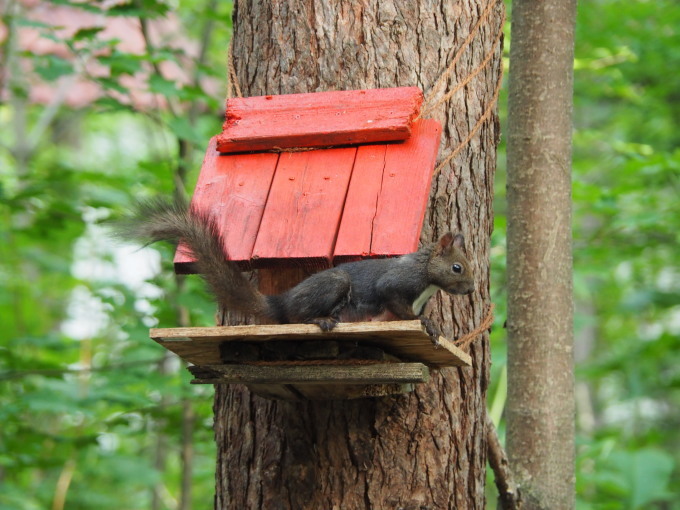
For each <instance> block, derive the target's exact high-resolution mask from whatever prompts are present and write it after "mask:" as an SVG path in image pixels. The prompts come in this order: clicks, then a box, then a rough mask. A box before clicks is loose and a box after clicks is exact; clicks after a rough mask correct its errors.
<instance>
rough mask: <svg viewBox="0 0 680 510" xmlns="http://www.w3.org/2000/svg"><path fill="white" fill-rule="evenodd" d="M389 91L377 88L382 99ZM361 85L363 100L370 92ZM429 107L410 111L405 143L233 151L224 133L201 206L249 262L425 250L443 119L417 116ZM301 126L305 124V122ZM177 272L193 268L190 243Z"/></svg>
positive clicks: (199, 192) (198, 199)
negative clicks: (423, 235) (226, 149)
mask: <svg viewBox="0 0 680 510" xmlns="http://www.w3.org/2000/svg"><path fill="white" fill-rule="evenodd" d="M380 90H381V89H378V90H377V91H376V90H373V91H370V93H371V95H373V96H376V94H378V95H379V94H380ZM382 90H385V91H389V92H388V93H386V95H392V97H394V94H395V91H401V92H403V91H408V90H410V91H411V93H413V92H414V90H417V89H382ZM354 92H355V93H356V97H357V102H358V104H361V98H362V97H365V94H360V92H361V91H354ZM322 94H329V93H321V94H320V95H322ZM330 94H337V93H330ZM418 94H420V92H419V91H418ZM303 96H309V95H308V94H304V95H303ZM274 97H284V98H285V97H288V98H290V97H293V96H274ZM327 97H328V96H327ZM345 99H346V98H345ZM241 101H245V100H243V99H242V100H241ZM400 101H401V103H400V105H399V106H400V107H403V100H400ZM302 106H304V105H302ZM419 107H420V102H418V103H417V107H416V111H415V114H412V115H406V116H403V115H402V116H401V117H402V118H403V119H405V120H404V122H405V123H406V124H407V125H408V129H402V128H399V129H401V131H400V132H401V133H407V136H408V138H407V139H406V140H404V141H402V142H391V143H385V142H378V141H376V140H375V138H374V139H373V140H372V141H371V143H368V144H359V145H356V144H355V145H350V146H343V147H336V148H326V149H317V150H310V151H300V152H281V153H272V152H259V153H238V154H223V153H220V152H218V151H217V150H216V148H217V147H218V144H219V143H220V142H219V139H220V137H219V136H218V137H213V139H212V140H211V141H210V144H209V146H208V149H207V152H206V156H205V160H204V162H203V166H202V168H201V173H200V176H199V179H198V183H197V185H196V190H195V193H194V197H193V199H192V206H193V207H196V208H199V209H200V210H204V211H209V212H210V213H211V214H212V215H214V216H215V217H216V218H217V219H218V225H219V227H220V229H221V233H222V236H223V238H224V241H225V254H227V256H228V258H229V259H231V260H234V261H236V262H238V263H239V264H240V265H241V266H242V267H244V268H249V267H255V268H258V267H273V266H281V265H307V266H312V267H315V268H324V267H330V266H331V265H332V264H337V263H339V262H344V261H348V260H356V259H359V258H362V257H382V256H394V255H402V254H405V253H410V252H413V251H415V250H416V249H417V248H418V240H419V237H420V231H421V228H422V221H423V217H424V214H425V210H426V208H427V202H428V198H429V192H430V184H431V179H432V172H433V169H434V165H435V161H436V158H437V151H438V147H439V141H440V136H441V126H440V124H439V123H438V122H437V121H435V120H427V119H418V120H415V121H414V120H413V118H414V117H416V116H417V113H418V112H417V110H418V108H419ZM386 108H388V107H386ZM397 109H399V108H396V106H395V111H396V110H397ZM401 109H403V108H401ZM326 110H328V109H326ZM345 111H347V109H345ZM308 113H309V112H308ZM355 114H356V112H355V113H353V114H352V116H353V117H354V118H355V120H354V121H353V122H355V124H356V127H357V131H358V130H359V129H364V128H365V118H364V120H361V121H357V120H356V119H358V118H360V117H361V115H359V116H358V117H357V116H356V115H355ZM260 115H261V114H260ZM310 115H311V114H310ZM352 116H350V115H348V116H346V118H349V117H352ZM327 127H328V125H327V123H326V124H324V123H320V122H316V123H311V124H310V125H309V133H311V134H313V133H315V132H319V130H320V129H322V130H323V133H324V134H323V137H324V140H325V142H326V143H328V140H329V137H328V133H329V130H328V129H327ZM277 129H279V127H276V129H273V130H271V131H272V133H274V135H272V136H273V138H272V139H271V140H270V143H271V145H270V146H271V147H280V145H278V144H279V143H280V142H279V141H278V140H277V139H276V136H279V135H280V134H281V132H280V131H278V134H276V130H277ZM295 129H297V130H298V132H299V131H300V130H299V126H297V127H295ZM348 132H351V129H348V127H347V123H344V124H343V129H341V130H339V133H340V134H339V137H341V138H339V139H343V138H342V137H346V136H347V133H348ZM220 136H222V135H220ZM284 136H285V133H284ZM362 136H365V132H364V133H363V134H362ZM369 136H372V135H370V134H369ZM381 136H382V135H381ZM388 136H389V135H388ZM400 136H403V135H400ZM308 138H309V137H308ZM222 139H224V137H222ZM386 139H387V140H390V138H389V137H388V138H386ZM330 145H333V139H332V136H331V138H330ZM175 269H176V271H177V272H178V273H188V272H192V267H191V257H190V253H187V250H186V248H183V247H182V246H180V248H179V249H178V251H177V254H176V256H175Z"/></svg>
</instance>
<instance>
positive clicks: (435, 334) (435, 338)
mask: <svg viewBox="0 0 680 510" xmlns="http://www.w3.org/2000/svg"><path fill="white" fill-rule="evenodd" d="M420 323H421V324H422V325H423V326H425V331H427V334H428V335H430V340H432V343H433V344H434V345H435V346H438V345H439V337H440V335H441V331H440V330H439V327H438V326H437V325H436V324H435V323H434V322H432V321H431V320H430V319H428V318H427V317H421V318H420Z"/></svg>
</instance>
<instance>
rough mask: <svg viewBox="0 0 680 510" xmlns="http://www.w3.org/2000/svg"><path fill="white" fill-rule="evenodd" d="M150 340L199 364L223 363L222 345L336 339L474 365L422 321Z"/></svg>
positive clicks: (185, 333)
mask: <svg viewBox="0 0 680 510" xmlns="http://www.w3.org/2000/svg"><path fill="white" fill-rule="evenodd" d="M149 335H150V337H151V338H152V339H154V340H155V341H156V342H158V343H159V344H161V345H162V346H163V347H165V348H166V349H169V350H171V351H172V352H174V353H175V354H177V355H178V356H180V357H181V358H183V359H184V360H186V361H188V362H190V363H193V364H195V365H219V364H221V357H220V344H221V343H222V342H229V341H248V342H269V341H277V340H278V341H283V340H286V341H290V340H304V341H310V340H318V341H324V340H336V341H347V342H361V343H365V344H367V345H375V346H379V347H381V348H382V349H384V350H385V352H387V353H389V354H392V355H394V356H396V357H398V358H399V359H401V360H403V361H417V362H420V363H423V364H425V365H427V366H430V367H435V368H440V367H451V366H470V365H471V364H472V360H471V358H470V356H469V355H468V354H467V353H465V352H463V351H462V350H460V349H459V348H458V347H456V346H455V345H454V344H453V342H451V341H450V340H448V339H446V338H444V337H439V346H435V345H434V344H433V343H432V340H431V339H430V337H429V335H428V334H427V333H426V332H425V329H424V327H423V325H422V324H421V323H420V321H417V320H414V321H389V322H352V323H340V324H338V325H337V326H336V328H335V329H334V330H332V331H329V332H323V331H321V330H320V329H319V327H318V326H316V325H313V324H275V325H262V326H259V325H257V326H216V327H206V328H166V329H151V331H150V333H149Z"/></svg>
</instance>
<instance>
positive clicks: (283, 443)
mask: <svg viewBox="0 0 680 510" xmlns="http://www.w3.org/2000/svg"><path fill="white" fill-rule="evenodd" d="M491 1H492V4H491V6H492V10H491V11H490V12H491V15H490V16H489V17H488V18H486V20H485V21H484V22H483V23H481V24H480V28H479V30H478V31H477V32H476V34H474V37H473V38H472V42H471V45H470V46H469V47H468V49H467V50H465V51H463V53H462V57H461V59H460V61H459V63H458V64H457V65H456V67H455V69H454V71H453V74H452V75H451V78H450V80H449V82H448V83H449V88H452V87H453V86H455V84H456V83H460V82H461V81H462V80H463V79H464V78H465V77H466V76H468V75H469V73H470V72H472V71H473V70H474V69H475V68H476V67H477V66H479V65H480V64H481V63H482V61H483V60H484V58H485V57H486V56H487V54H489V53H491V56H492V58H491V59H490V61H489V63H488V65H486V66H484V68H483V69H482V71H481V72H480V73H479V75H477V76H476V78H474V79H473V80H472V81H471V82H470V83H469V84H468V85H467V86H466V87H464V88H462V89H461V90H460V91H459V92H457V93H456V94H455V95H454V96H453V98H452V100H451V101H450V102H449V103H448V105H442V106H440V107H439V108H438V109H437V110H436V112H435V114H434V116H435V117H437V118H438V119H439V120H440V121H441V122H442V123H443V125H444V134H443V143H442V146H441V149H440V157H444V156H446V155H447V154H448V153H450V152H451V151H452V150H453V149H454V148H455V147H456V146H457V145H458V144H459V143H460V142H461V141H462V140H464V139H465V137H466V136H467V135H468V133H469V132H470V130H471V129H472V127H473V126H474V125H475V123H476V122H477V121H478V120H479V119H480V118H481V117H482V115H483V113H484V111H485V110H486V109H487V108H492V112H494V114H493V115H491V116H490V119H489V121H488V122H484V123H483V125H482V129H480V130H479V131H478V132H477V134H476V135H475V136H474V137H473V138H472V141H471V142H470V143H469V144H468V145H467V146H466V147H465V148H464V149H463V150H462V151H460V152H459V153H458V155H457V156H456V158H455V159H454V160H453V162H452V163H451V164H450V165H448V166H446V167H444V168H443V170H442V171H441V173H439V174H438V175H437V177H436V178H435V179H434V181H433V189H432V193H431V202H430V208H429V211H428V213H427V214H426V218H425V223H424V228H423V234H422V239H423V240H430V239H434V238H435V236H436V235H439V234H441V233H443V232H445V231H447V230H449V229H453V230H456V231H461V232H462V233H463V234H464V235H465V238H466V245H467V251H468V255H469V257H470V259H471V260H472V264H473V265H474V269H475V271H476V274H477V279H476V287H477V291H476V292H475V293H474V294H472V295H471V296H465V297H461V296H456V297H450V296H441V297H439V298H437V300H436V304H435V305H434V306H433V307H432V316H433V318H435V320H437V321H438V322H439V324H440V325H441V327H442V329H443V331H444V333H445V334H446V335H448V336H450V337H453V336H458V335H460V334H462V333H464V332H467V331H469V330H471V329H472V328H473V327H474V326H475V325H477V324H479V323H480V322H481V320H482V319H483V318H484V316H485V314H486V311H487V309H488V304H489V292H488V286H489V280H488V276H489V274H488V273H489V264H488V257H489V235H490V232H491V229H492V224H493V222H492V193H493V187H492V183H493V176H494V171H495V151H496V145H497V141H498V136H499V131H498V123H497V118H496V116H495V106H494V101H493V95H494V91H495V88H496V85H497V83H498V79H499V77H500V57H501V49H500V47H501V46H500V45H499V44H497V41H498V39H497V35H498V33H499V29H500V24H501V18H502V12H503V4H502V2H498V1H497V0H491ZM487 5H489V4H488V2H487V1H481V2H476V1H474V0H462V1H459V2H446V1H426V0H417V1H409V2H403V1H401V0H370V1H362V2H356V1H351V0H334V1H327V0H299V1H296V2H292V1H278V2H265V1H249V2H238V4H237V5H235V7H234V42H233V48H234V63H235V68H236V74H237V77H238V79H239V83H240V86H241V88H242V89H243V93H244V94H245V95H262V94H276V93H296V92H315V91H323V90H338V89H361V88H374V87H391V86H412V85H417V86H420V87H421V88H422V89H423V90H424V91H426V92H427V91H428V90H429V89H430V87H432V85H433V84H434V82H435V81H436V80H437V78H438V77H439V76H440V75H441V74H442V72H443V71H444V70H445V69H446V67H447V65H448V64H449V63H450V61H451V59H452V58H453V56H454V54H455V53H456V51H457V50H458V49H459V48H460V47H461V46H462V45H463V42H464V40H465V39H466V37H467V36H468V34H470V32H471V31H472V30H473V27H474V26H475V23H477V21H478V20H479V19H480V16H481V14H482V12H483V11H484V9H485V8H486V6H487ZM262 276H264V277H265V278H261V280H267V281H268V282H269V289H270V290H273V289H274V288H282V287H284V286H286V285H288V284H291V283H293V281H297V278H298V276H296V275H291V274H290V273H288V272H272V271H269V272H268V274H263V275H262ZM291 278H292V280H291ZM286 280H288V281H286ZM471 355H472V359H473V366H472V367H471V368H460V369H445V370H441V371H439V372H434V373H433V376H432V378H431V381H430V382H429V383H428V384H422V385H419V386H417V388H416V390H415V391H414V392H412V393H410V394H407V395H403V396H395V397H384V398H379V399H365V400H358V401H321V402H285V401H273V400H266V399H263V398H260V397H258V396H254V395H252V394H251V393H250V392H249V391H248V390H247V389H246V388H244V387H243V386H218V387H217V389H216V396H215V437H216V441H217V450H218V459H217V480H216V481H217V497H216V508H217V509H220V510H223V509H249V508H262V509H267V510H269V509H290V510H300V509H321V508H324V509H335V508H337V509H343V510H351V509H364V508H366V509H368V508H404V509H421V508H429V509H446V508H451V509H452V508H459V509H462V508H466V509H474V508H479V509H481V508H484V503H485V502H484V483H485V463H486V443H485V441H486V425H485V419H484V416H485V396H486V388H487V383H488V366H489V352H488V339H487V337H486V335H484V337H483V338H481V339H480V340H479V341H477V342H475V343H474V344H473V345H472V347H471Z"/></svg>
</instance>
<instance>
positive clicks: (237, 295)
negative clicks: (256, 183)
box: [115, 199, 474, 338]
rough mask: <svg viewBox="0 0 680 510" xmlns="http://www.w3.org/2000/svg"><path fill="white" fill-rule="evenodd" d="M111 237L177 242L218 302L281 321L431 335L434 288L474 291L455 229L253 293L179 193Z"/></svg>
mask: <svg viewBox="0 0 680 510" xmlns="http://www.w3.org/2000/svg"><path fill="white" fill-rule="evenodd" d="M115 234H116V236H117V237H119V238H121V239H124V240H127V241H138V242H139V241H141V242H143V243H146V244H150V243H153V242H156V241H162V240H165V241H172V242H179V240H180V239H181V240H182V241H184V242H185V243H186V244H187V245H188V246H189V247H190V248H191V250H192V252H193V254H194V257H195V258H196V268H197V270H198V272H199V273H200V275H201V276H202V277H203V278H204V279H205V281H206V282H207V283H208V286H209V287H210V290H211V291H212V293H213V294H214V295H215V298H216V299H217V302H218V303H219V304H220V305H221V306H223V307H224V308H226V309H227V310H232V311H239V312H242V313H245V314H249V315H252V316H256V317H258V318H260V319H268V320H270V321H274V322H277V323H280V324H290V323H307V324H317V325H318V326H319V327H320V328H321V329H322V330H324V331H329V330H331V329H333V328H334V327H335V325H336V324H337V322H339V321H342V322H353V321H360V320H371V319H375V318H376V317H381V316H382V317H385V316H387V317H392V316H393V317H392V318H396V319H416V318H418V319H420V320H421V321H422V322H423V324H424V325H425V326H426V328H427V331H428V333H429V334H430V335H432V336H433V337H434V338H437V337H438V335H439V331H438V329H437V328H436V326H435V325H434V324H433V323H432V322H431V321H429V320H428V319H426V318H424V317H422V312H423V309H424V308H425V304H426V303H427V301H428V300H429V298H430V297H432V295H434V294H435V293H436V291H437V290H440V289H441V290H444V291H446V292H448V293H450V294H469V293H471V292H472V291H473V290H474V279H473V276H474V275H473V272H472V268H471V266H470V264H469V262H468V261H467V259H466V258H465V256H464V255H463V252H462V248H463V242H464V239H463V236H462V234H456V235H453V234H452V233H451V232H447V233H446V234H444V235H443V236H442V237H441V238H440V239H439V240H438V241H437V242H435V243H433V244H429V245H426V246H423V247H422V248H421V249H420V250H418V251H417V252H415V253H410V254H408V255H403V256H401V257H395V258H387V259H371V260H361V261H357V262H349V263H346V264H341V265H338V266H336V267H333V268H330V269H326V270H324V271H320V272H318V273H315V274H313V275H311V276H310V277H308V278H306V279H305V280H303V281H302V282H300V283H299V284H297V285H296V286H295V287H293V288H291V289H289V290H287V291H285V292H283V293H281V294H277V295H264V294H262V293H260V291H258V290H257V289H256V288H255V287H254V286H253V285H252V284H251V283H250V281H249V280H248V279H247V278H246V277H245V276H244V275H243V273H242V272H241V271H240V269H239V268H238V266H237V265H236V264H235V263H233V262H231V261H229V260H227V259H226V255H225V253H226V249H225V248H226V247H224V243H223V240H222V237H221V236H220V234H219V229H218V227H217V223H216V221H215V219H214V218H213V217H211V216H209V215H207V214H205V213H202V212H199V211H196V210H194V209H192V208H189V207H188V206H187V205H186V204H185V203H184V202H183V201H182V200H176V201H174V202H172V201H169V200H164V199H155V200H150V201H147V202H144V203H140V204H138V206H137V209H136V212H135V214H134V215H132V216H131V217H129V218H128V219H126V220H124V221H121V222H119V223H118V225H117V226H116V228H115Z"/></svg>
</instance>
